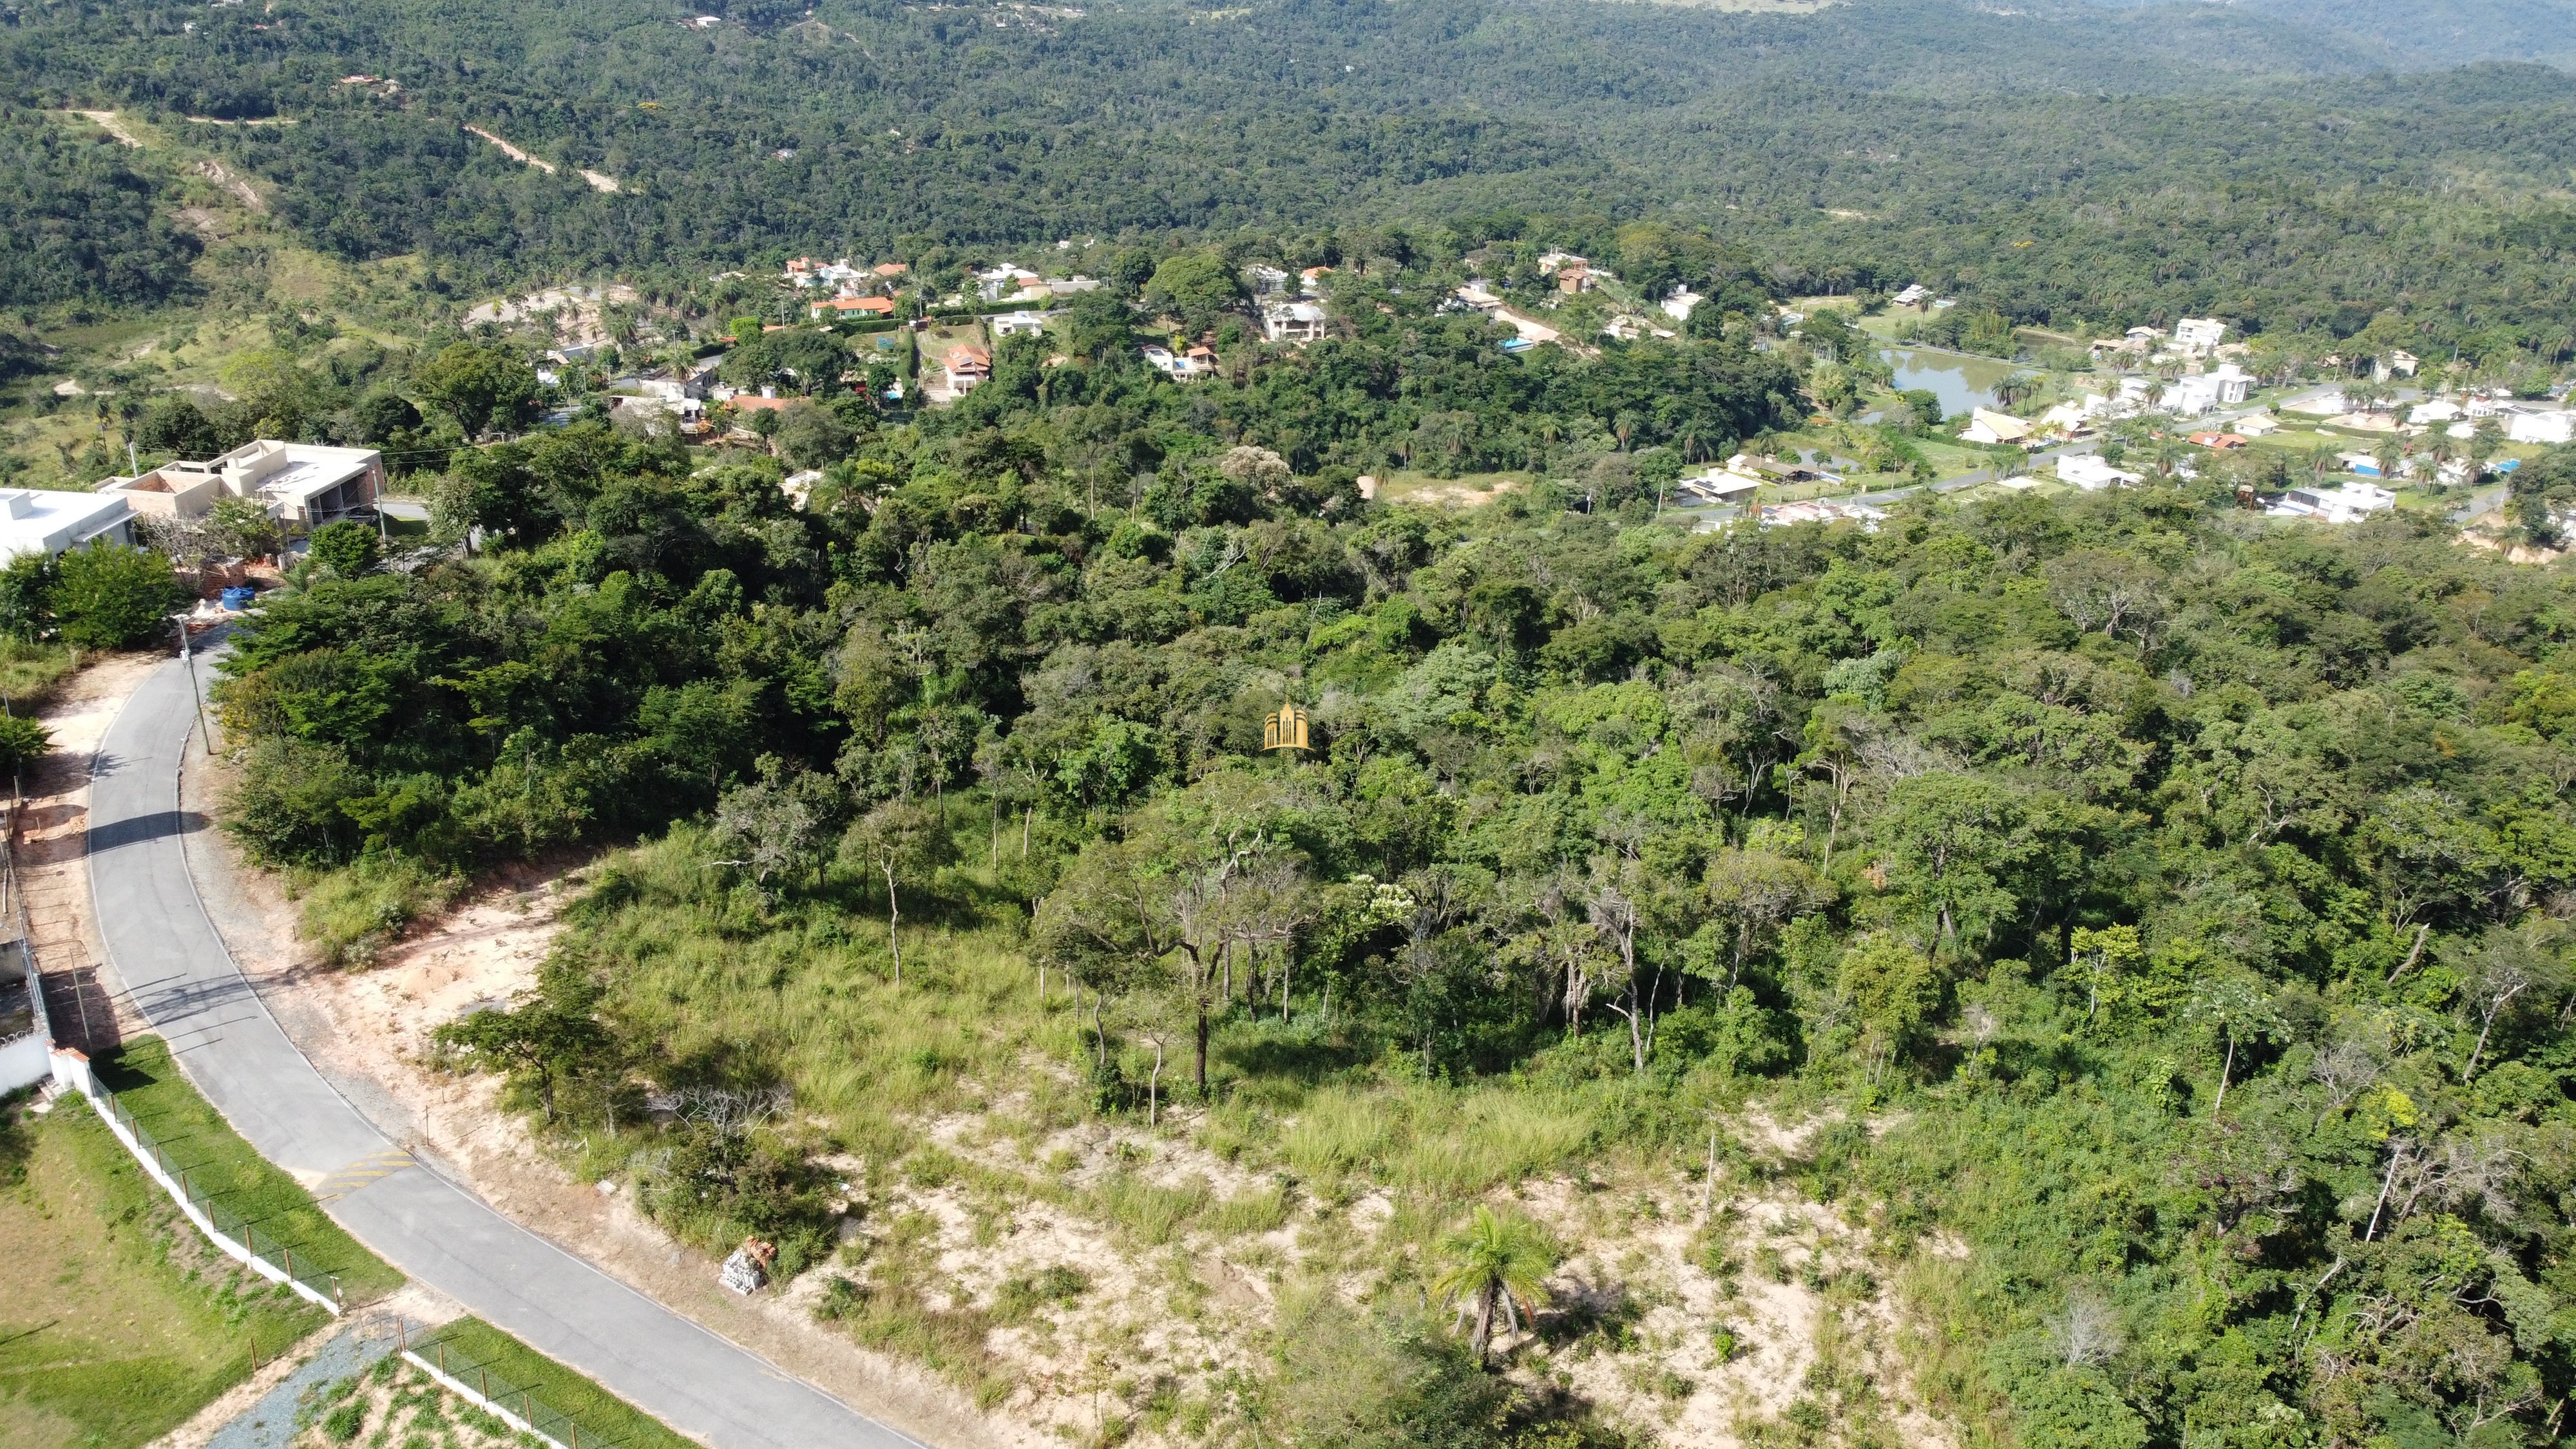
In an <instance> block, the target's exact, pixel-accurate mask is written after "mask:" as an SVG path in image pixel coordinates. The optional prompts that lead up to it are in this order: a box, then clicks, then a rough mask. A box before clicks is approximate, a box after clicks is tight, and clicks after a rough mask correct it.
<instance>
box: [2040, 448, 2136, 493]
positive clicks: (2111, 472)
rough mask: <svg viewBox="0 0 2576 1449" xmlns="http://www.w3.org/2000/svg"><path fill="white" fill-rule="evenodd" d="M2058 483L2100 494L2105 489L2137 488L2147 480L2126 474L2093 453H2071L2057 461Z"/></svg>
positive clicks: (2133, 474)
mask: <svg viewBox="0 0 2576 1449" xmlns="http://www.w3.org/2000/svg"><path fill="white" fill-rule="evenodd" d="M2057 481H2059V482H2061V483H2071V484H2073V485H2074V486H2076V487H2078V488H2081V489H2083V490H2084V491H2085V492H2087V493H2099V492H2101V491H2102V490H2103V489H2105V488H2113V487H2135V486H2136V485H2137V484H2139V483H2142V482H2144V481H2146V480H2145V478H2144V477H2143V476H2142V475H2140V474H2136V473H2124V472H2122V471H2120V470H2119V469H2117V468H2114V467H2112V466H2111V465H2110V464H2108V463H2106V462H2103V461H2102V460H2101V459H2100V458H2098V457H2096V456H2094V455H2093V454H2091V453H2069V454H2067V455H2066V456H2064V457H2062V458H2059V459H2058V460H2057Z"/></svg>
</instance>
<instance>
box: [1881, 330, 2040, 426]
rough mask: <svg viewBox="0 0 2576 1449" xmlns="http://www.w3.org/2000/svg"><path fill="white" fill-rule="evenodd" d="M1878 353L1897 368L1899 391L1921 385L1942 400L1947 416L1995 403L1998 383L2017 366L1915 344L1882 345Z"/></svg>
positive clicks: (1908, 390) (1942, 411) (1943, 413)
mask: <svg viewBox="0 0 2576 1449" xmlns="http://www.w3.org/2000/svg"><path fill="white" fill-rule="evenodd" d="M1878 355H1879V356H1880V357H1882V358H1884V359H1886V361H1887V364H1888V366H1889V367H1891V368H1893V369H1895V372H1896V390H1897V391H1898V392H1910V391H1912V390H1914V389H1916V388H1921V389H1923V390H1925V391H1927V392H1929V393H1931V394H1932V395H1933V396H1934V397H1937V398H1939V399H1940V400H1941V414H1942V416H1944V417H1956V416H1957V415H1959V414H1961V413H1964V412H1966V411H1968V410H1969V409H1970V408H1982V407H1990V406H1992V405H1993V403H1994V400H1995V384H1997V383H1999V382H2002V381H2003V380H2004V379H2005V378H2007V377H2010V376H2012V375H2013V373H2014V371H2015V370H2016V369H2015V368H2014V367H2013V365H2012V364H2011V363H2009V362H1993V361H1989V360H1987V359H1985V358H1982V357H1961V356H1960V355H1959V354H1957V353H1955V352H1929V351H1925V350H1922V349H1920V348H1913V347H1886V348H1881V349H1880V350H1879V354H1878Z"/></svg>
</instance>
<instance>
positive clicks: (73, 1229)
mask: <svg viewBox="0 0 2576 1449" xmlns="http://www.w3.org/2000/svg"><path fill="white" fill-rule="evenodd" d="M0 1245H5V1246H0V1443H5V1444H8V1445H9V1446H11V1449H74V1446H78V1449H130V1446H133V1445H139V1444H143V1443H147V1442H149V1441H151V1440H152V1439H155V1438H157V1437H159V1436H160V1435H162V1434H164V1433H166V1432H168V1431H169V1430H170V1429H171V1428H173V1427H175V1426H177V1425H178V1424H181V1423H183V1422H185V1421H186V1420H187V1419H188V1417H189V1416H190V1415H192V1414H194V1413H196V1412H197V1410H199V1409H200V1408H202V1407H204V1406H205V1405H206V1403H208V1402H209V1401H210V1400H212V1399H214V1398H215V1397H216V1396H217V1395H219V1394H221V1393H222V1392H223V1391H224V1390H226V1389H228V1388H230V1387H232V1386H233V1385H234V1384H236V1383H238V1382H240V1381H241V1380H242V1379H243V1378H244V1377H246V1376H248V1374H249V1373H250V1372H251V1368H252V1362H253V1352H254V1349H255V1348H256V1350H257V1351H258V1352H259V1353H261V1354H263V1355H266V1354H275V1353H277V1352H278V1351H280V1350H281V1349H282V1348H284V1347H285V1346H287V1345H289V1344H292V1343H294V1342H296V1341H298V1340H300V1339H302V1338H304V1337H305V1336H306V1335H307V1334H310V1333H311V1332H313V1331H314V1330H315V1329H316V1328H319V1327H320V1326H321V1325H322V1322H323V1319H324V1315H323V1313H322V1310H320V1309H318V1308H315V1307H313V1306H311V1305H310V1304H307V1303H305V1302H304V1301H303V1300H302V1299H299V1298H296V1297H294V1296H292V1295H291V1294H289V1293H288V1292H287V1291H286V1290H284V1289H282V1288H279V1287H276V1286H275V1285H272V1284H270V1283H269V1282H267V1281H266V1280H265V1279H262V1278H258V1277H255V1276H253V1275H252V1274H250V1273H249V1272H248V1271H247V1270H246V1269H244V1268H242V1267H241V1265H239V1264H237V1263H235V1262H233V1261H232V1260H231V1259H229V1258H226V1257H224V1256H223V1255H222V1254H221V1253H219V1252H217V1251H216V1250H215V1248H214V1247H213V1245H212V1244H210V1243H208V1242H207V1241H206V1240H205V1239H204V1238H203V1237H202V1236H201V1235H199V1234H198V1232H197V1230H196V1229H195V1228H194V1227H193V1226H191V1225H190V1224H189V1223H188V1221H187V1220H186V1219H185V1218H184V1217H182V1216H181V1215H180V1213H179V1210H178V1208H177V1207H176V1206H174V1205H173V1204H172V1203H171V1201H170V1199H169V1197H168V1196H167V1195H166V1194H164V1193H163V1192H162V1191H161V1189H160V1188H159V1187H158V1186H156V1185H154V1183H153V1182H152V1181H151V1179H150V1178H148V1177H146V1176H145V1175H144V1174H143V1171H142V1169H141V1168H140V1167H139V1166H137V1165H136V1163H135V1161H134V1159H133V1157H132V1156H130V1155H129V1154H128V1153H127V1152H126V1150H125V1147H124V1145H123V1144H122V1143H119V1142H118V1141H117V1140H116V1138H115V1136H114V1135H113V1134H111V1133H110V1132H109V1131H108V1130H107V1127H106V1124H104V1123H103V1122H101V1121H100V1120H99V1119H98V1116H97V1115H96V1114H95V1113H93V1112H92V1111H91V1110H90V1109H89V1105H88V1103H87V1102H85V1101H83V1100H81V1099H79V1098H77V1097H75V1098H69V1099H66V1100H65V1101H64V1102H63V1103H62V1104H61V1105H60V1106H58V1107H57V1108H55V1109H54V1110H53V1111H52V1112H50V1113H47V1114H46V1115H44V1116H41V1117H30V1116H25V1115H21V1114H18V1113H15V1112H11V1113H9V1114H8V1115H7V1117H6V1118H5V1119H0Z"/></svg>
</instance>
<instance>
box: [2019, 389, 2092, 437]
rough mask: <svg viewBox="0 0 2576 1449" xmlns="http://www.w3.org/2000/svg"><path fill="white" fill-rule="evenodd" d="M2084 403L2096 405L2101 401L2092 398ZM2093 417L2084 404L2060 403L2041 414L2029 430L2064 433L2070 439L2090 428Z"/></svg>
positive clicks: (2090, 410)
mask: <svg viewBox="0 0 2576 1449" xmlns="http://www.w3.org/2000/svg"><path fill="white" fill-rule="evenodd" d="M2086 401H2087V402H2096V403H2098V402H2100V401H2101V399H2100V398H2099V397H2092V398H2088V399H2087V400H2086ZM2094 416H2095V414H2094V412H2093V410H2092V409H2090V408H2088V407H2087V406H2085V403H2080V402H2062V403H2059V404H2058V405H2057V406H2055V407H2053V408H2050V409H2049V410H2048V411H2046V412H2044V413H2041V414H2040V415H2039V421H2038V422H2035V423H2033V424H2031V428H2032V430H2033V431H2035V432H2042V433H2065V434H2067V435H2068V436H2070V437H2071V436H2073V435H2074V434H2076V433H2080V432H2083V431H2084V430H2086V429H2087V428H2090V427H2092V426H2093V418H2094Z"/></svg>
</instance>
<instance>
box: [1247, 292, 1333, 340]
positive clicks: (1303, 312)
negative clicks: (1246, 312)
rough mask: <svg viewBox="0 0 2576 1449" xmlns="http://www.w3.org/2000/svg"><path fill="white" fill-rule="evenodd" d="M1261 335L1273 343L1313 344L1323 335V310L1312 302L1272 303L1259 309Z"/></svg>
mask: <svg viewBox="0 0 2576 1449" xmlns="http://www.w3.org/2000/svg"><path fill="white" fill-rule="evenodd" d="M1261 335H1262V336H1263V337H1266V338H1268V339H1269V340H1271V341H1273V342H1313V341H1315V340H1317V339H1319V338H1321V337H1322V336H1323V335H1324V309H1323V308H1321V307H1318V306H1316V305H1315V304H1314V303H1312V302H1273V303H1271V304H1270V305H1269V306H1267V307H1264V308H1262V309H1261Z"/></svg>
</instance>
